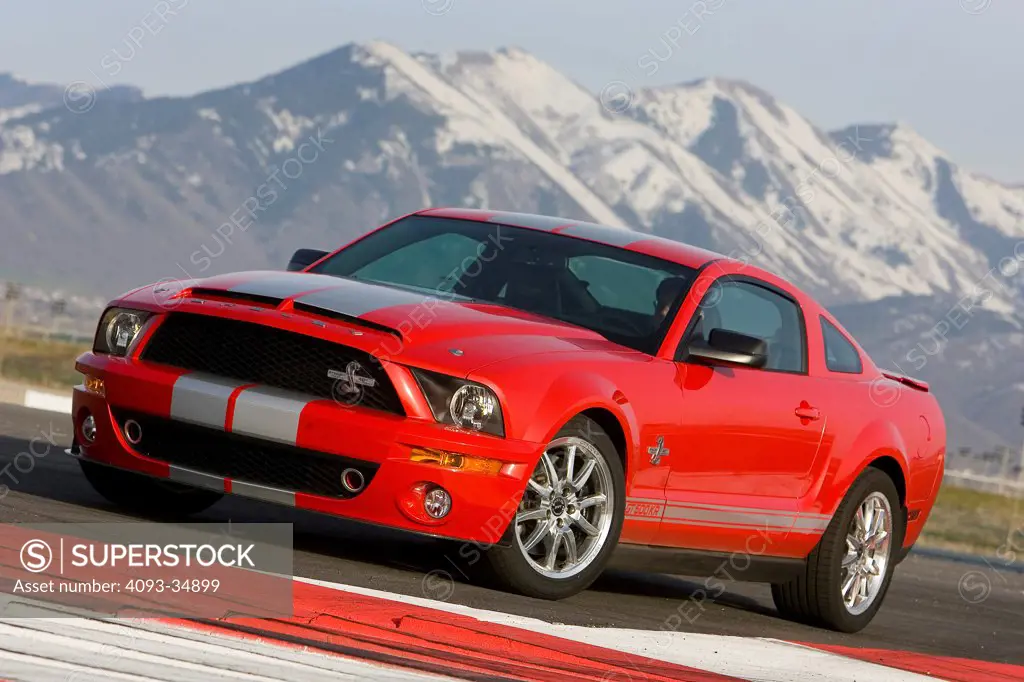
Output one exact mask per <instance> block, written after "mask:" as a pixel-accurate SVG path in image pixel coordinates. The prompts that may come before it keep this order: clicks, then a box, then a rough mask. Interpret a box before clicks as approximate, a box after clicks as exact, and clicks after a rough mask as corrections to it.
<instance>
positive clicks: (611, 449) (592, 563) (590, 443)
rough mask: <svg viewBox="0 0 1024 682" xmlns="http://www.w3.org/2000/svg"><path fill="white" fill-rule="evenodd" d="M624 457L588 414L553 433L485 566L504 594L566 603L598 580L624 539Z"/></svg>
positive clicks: (487, 554)
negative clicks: (511, 593)
mask: <svg viewBox="0 0 1024 682" xmlns="http://www.w3.org/2000/svg"><path fill="white" fill-rule="evenodd" d="M625 488H626V485H625V476H624V474H623V470H622V460H621V459H620V458H619V454H618V451H617V450H616V449H615V445H614V444H613V443H612V440H611V438H609V437H608V434H607V433H606V432H605V431H604V430H603V429H602V428H601V427H600V426H599V425H598V424H597V422H595V421H593V420H592V419H590V418H588V417H585V416H582V415H581V416H578V417H575V418H574V419H572V420H571V421H570V422H569V423H568V424H566V425H565V426H564V427H562V429H561V430H560V431H559V432H558V433H557V434H556V435H555V438H554V440H552V441H551V443H549V444H548V447H547V448H546V449H545V451H544V454H543V455H541V458H540V461H539V462H538V463H537V467H536V469H535V470H534V472H533V474H532V476H531V477H530V480H529V482H528V484H527V487H526V491H525V492H524V493H523V499H522V501H521V502H520V504H519V508H518V509H517V510H516V515H515V517H514V518H513V519H512V520H511V521H510V522H509V526H508V529H507V530H506V532H505V536H504V540H505V541H506V544H508V545H509V546H507V547H501V546H494V547H491V548H490V549H489V550H488V551H487V553H486V557H487V562H488V564H489V566H490V568H491V571H492V573H493V574H494V575H495V577H496V578H497V579H498V581H499V583H500V584H501V586H502V587H504V588H505V589H508V590H510V591H513V592H518V593H520V594H524V595H527V596H529V597H536V598H539V599H564V598H566V597H570V596H572V595H574V594H577V593H579V592H581V591H583V590H585V589H586V588H587V587H589V586H590V585H591V583H593V582H594V581H595V580H596V579H597V577H598V576H599V575H601V572H602V571H603V570H604V567H605V565H606V564H607V563H608V559H609V558H610V556H611V552H612V550H613V549H614V547H615V545H616V544H617V543H618V541H619V534H620V533H621V532H622V520H623V517H624V513H625V506H626V496H625Z"/></svg>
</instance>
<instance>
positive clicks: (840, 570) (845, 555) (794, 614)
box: [772, 468, 905, 632]
mask: <svg viewBox="0 0 1024 682" xmlns="http://www.w3.org/2000/svg"><path fill="white" fill-rule="evenodd" d="M862 508H863V509H874V510H876V511H875V513H874V514H873V515H872V517H871V520H869V523H870V524H871V525H872V526H875V525H878V524H879V523H881V525H882V526H885V523H884V515H888V519H889V520H888V528H889V530H888V532H887V535H886V537H885V538H882V539H878V533H877V531H876V532H874V533H872V532H870V531H869V530H865V531H864V532H862V530H861V529H862V526H863V524H859V522H858V512H859V511H861V510H862ZM879 510H880V511H879ZM879 517H882V520H881V521H879V520H878V518H879ZM904 532H905V530H904V527H903V515H902V514H901V513H900V503H899V494H898V493H897V492H896V486H895V484H893V482H892V479H890V478H889V477H888V476H887V475H886V474H885V473H884V472H882V471H880V470H879V469H874V468H869V469H867V470H865V471H864V473H862V474H861V475H860V477H858V478H857V480H856V481H854V483H853V485H852V486H851V487H850V490H849V492H848V493H847V494H846V497H845V498H844V499H843V501H842V503H840V505H839V508H838V509H837V510H836V513H835V516H833V517H832V522H831V523H830V524H829V526H828V529H827V530H826V531H825V533H824V535H822V537H821V540H819V541H818V544H817V546H816V547H815V548H814V550H813V551H812V552H811V554H810V556H808V557H807V564H806V567H805V570H804V573H803V574H802V575H800V576H798V577H797V578H795V579H793V580H790V581H789V582H786V583H776V584H774V585H772V599H773V601H774V602H775V606H776V608H777V609H778V610H779V613H780V614H781V615H782V616H783V617H785V618H788V619H790V620H795V621H798V622H801V623H805V624H808V625H816V626H821V627H826V628H829V629H832V630H838V631H840V632H858V631H859V630H862V629H864V628H865V627H866V626H867V624H868V623H870V622H871V620H872V619H873V618H874V617H875V614H876V613H878V609H880V608H881V606H882V602H883V601H884V599H885V595H886V592H887V591H888V590H889V585H890V584H891V582H892V573H893V570H894V569H895V567H896V563H897V557H898V556H899V552H900V549H901V547H902V545H903V537H904ZM861 536H865V537H866V538H868V539H867V541H863V539H862V538H861ZM871 537H874V538H875V539H873V540H872V539H870V538H871ZM883 545H884V551H883ZM883 554H884V556H883ZM861 571H863V572H861ZM862 580H863V582H861V581H862ZM847 585H849V587H848V589H846V590H844V587H847ZM861 586H863V589H861ZM862 595H866V596H863V597H862ZM848 596H849V598H848Z"/></svg>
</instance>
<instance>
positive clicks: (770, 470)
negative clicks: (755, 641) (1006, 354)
mask: <svg viewBox="0 0 1024 682" xmlns="http://www.w3.org/2000/svg"><path fill="white" fill-rule="evenodd" d="M288 269H289V270H290V271H289V272H245V273H238V274H230V275H223V276H217V277H211V278H208V279H204V280H200V281H192V282H189V283H187V284H180V283H179V284H174V283H166V282H165V283H162V284H157V285H150V286H147V287H143V288H141V289H137V290H135V291H132V292H130V293H127V294H125V295H123V296H121V297H120V298H118V299H117V300H115V301H113V302H112V303H111V304H110V307H109V308H108V309H107V310H106V311H105V312H104V314H103V316H102V319H101V320H100V324H99V329H98V331H97V334H96V340H95V347H94V349H93V351H92V352H89V353H86V354H84V355H83V356H82V357H81V358H79V360H78V363H77V368H78V370H79V371H80V372H81V373H82V374H84V375H85V379H84V381H83V384H82V385H81V386H79V387H77V388H76V389H75V394H74V421H75V428H76V437H75V443H74V445H73V447H72V450H71V453H72V454H73V455H74V456H76V457H78V458H79V459H80V461H81V465H82V469H83V471H84V472H85V476H86V477H87V478H88V480H89V481H90V483H91V484H92V485H93V486H94V487H95V489H96V490H97V491H99V492H100V493H101V494H102V495H103V496H105V497H106V498H108V499H109V500H111V501H113V502H115V503H117V504H119V505H123V506H126V507H128V508H132V509H135V510H139V511H143V512H146V513H163V514H168V513H170V514H186V513H193V512H198V511H200V510H202V509H204V508H206V507H208V506H210V505H212V504H213V503H214V502H216V501H217V500H218V499H219V498H220V497H221V496H222V495H224V494H226V493H230V494H234V495H242V496H246V497H251V498H256V499H259V500H266V501H270V502H277V503H280V504H285V505H291V506H294V507H298V508H302V509H309V510H314V511H318V512H323V513H326V514H333V515H336V516H341V517H345V518H348V519H356V520H360V521H365V522H369V523H374V524H381V525H384V526H390V527H393V528H398V529H404V530H407V531H413V532H417V533H423V534H427V535H431V536H436V537H442V538H450V539H455V540H460V541H466V542H468V543H473V544H475V545H476V546H477V547H479V548H480V550H481V552H482V554H483V556H485V557H486V560H487V562H488V563H489V564H490V567H491V568H492V569H493V571H494V572H495V573H496V575H497V576H498V577H499V578H500V579H501V580H502V582H503V583H504V585H505V586H507V587H508V588H509V589H512V590H516V591H519V592H522V593H525V594H527V595H532V596H535V597H543V598H549V599H558V598H562V597H567V596H569V595H572V594H574V593H576V592H578V591H580V590H582V589H584V588H586V587H587V586H588V585H590V583H591V582H592V581H593V580H594V579H595V578H596V577H597V576H598V574H600V573H601V571H602V570H603V569H604V568H606V567H607V566H609V565H615V566H628V567H632V568H644V569H648V570H653V571H658V572H665V573H681V572H684V571H688V572H689V574H693V573H694V572H695V571H696V572H699V573H700V574H703V575H712V576H714V577H712V578H708V580H707V581H706V583H705V587H706V589H705V590H701V591H702V592H704V593H705V595H704V596H705V597H707V596H710V597H714V596H717V594H718V593H720V592H721V591H723V590H724V589H725V584H726V583H727V582H728V581H731V580H750V581H760V582H770V583H772V594H773V596H774V599H775V603H776V605H777V606H778V608H779V610H780V611H781V612H782V613H783V614H784V615H785V616H787V617H791V618H796V619H799V620H802V621H806V622H813V623H817V624H819V625H823V626H826V627H831V628H835V629H839V630H845V631H855V630H859V629H860V628H862V627H864V626H865V625H866V624H867V623H868V622H869V621H870V620H871V618H872V617H873V616H874V614H875V612H876V611H877V610H878V608H879V607H880V605H881V603H882V600H883V598H884V596H885V592H886V589H887V588H888V586H889V583H890V580H891V578H892V573H893V569H894V568H895V566H896V564H897V563H898V562H899V561H900V560H902V559H903V558H904V557H905V556H906V553H907V552H908V551H909V549H910V547H911V546H912V545H913V544H914V542H915V540H916V539H917V537H918V535H919V534H920V532H921V528H922V526H923V525H924V523H925V520H926V519H927V517H928V513H929V511H930V509H931V507H932V503H933V502H934V501H935V496H936V494H937V492H938V489H939V485H940V482H941V480H942V473H943V466H944V457H945V436H946V434H945V424H944V420H943V417H942V413H941V412H940V409H939V406H938V404H937V402H936V400H935V398H934V396H933V395H932V394H930V393H929V389H928V386H927V385H926V384H924V383H923V382H920V381H916V380H914V379H911V378H909V377H905V376H901V375H897V374H891V373H889V372H884V371H881V370H879V369H878V368H877V367H876V366H875V365H874V364H873V363H872V362H871V360H870V359H869V358H868V357H867V355H866V354H865V353H864V351H863V350H862V349H861V348H860V347H859V346H858V345H857V344H856V342H854V341H853V339H852V338H851V337H850V335H849V334H848V333H847V332H846V331H844V330H843V327H842V326H841V325H840V324H839V323H838V322H837V321H836V320H835V318H833V317H832V316H831V315H830V314H829V313H828V312H827V311H826V310H825V309H824V308H822V307H821V306H820V305H818V304H817V303H815V302H814V301H813V300H811V299H810V298H809V297H808V296H807V295H806V294H804V293H803V292H801V291H800V290H798V289H797V288H795V287H794V286H792V285H791V284H788V283H787V282H785V281H783V280H781V279H779V278H778V277H775V276H773V275H771V274H769V273H767V272H764V271H763V270H760V269H758V268H756V267H753V266H751V265H749V264H747V263H744V262H741V261H738V260H735V259H730V258H727V257H723V256H720V255H717V254H714V253H710V252H707V251H703V250H701V249H698V248H694V247H691V246H687V245H685V244H681V243H678V242H674V241H670V240H666V239H660V238H657V237H653V236H650V235H648V234H644V233H640V232H634V231H630V230H624V229H618V228H612V227H605V226H600V225H595V224H591V223H584V222H579V221H574V220H565V219H558V218H549V217H541V216H533V215H524V214H515V213H501V212H491V211H479V210H457V209H431V210H425V211H421V212H418V213H415V214H413V215H409V216H406V217H403V218H401V219H399V220H396V221H394V222H392V223H390V224H388V225H385V226H384V227H381V228H379V229H377V230H374V231H373V232H370V233H369V234H367V235H365V236H363V237H361V238H359V239H357V240H355V241H354V242H352V243H351V244H349V245H348V246H346V247H344V248H342V249H341V250H339V251H336V252H334V253H330V254H328V253H326V252H320V251H312V250H307V249H303V250H300V251H298V252H297V253H296V255H295V256H294V257H293V260H292V262H291V264H290V265H289V268H288ZM297 270H299V271H298V272H297ZM701 598H703V597H701ZM701 608H703V606H702V605H701V604H700V602H699V600H698V599H696V598H695V600H694V601H693V602H692V603H690V604H688V605H687V607H686V609H685V610H687V611H688V613H696V612H698V611H699V609H701ZM684 617H685V614H684Z"/></svg>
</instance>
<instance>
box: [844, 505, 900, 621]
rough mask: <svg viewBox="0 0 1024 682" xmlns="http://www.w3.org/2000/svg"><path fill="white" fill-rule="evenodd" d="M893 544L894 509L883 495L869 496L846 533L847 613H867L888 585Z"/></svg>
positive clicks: (845, 602) (845, 600)
mask: <svg viewBox="0 0 1024 682" xmlns="http://www.w3.org/2000/svg"><path fill="white" fill-rule="evenodd" d="M891 544H892V508H891V507H890V505H889V500H888V498H886V496H885V495H883V494H882V493H880V492H874V493H871V494H870V495H868V496H867V497H866V498H865V499H864V501H863V502H861V504H860V506H859V507H858V508H857V513H856V514H854V517H853V521H852V522H851V524H850V529H849V531H848V532H847V534H846V554H845V555H844V556H843V561H842V571H843V578H842V582H841V585H842V595H843V603H844V604H845V605H846V610H847V611H849V612H850V613H851V614H853V615H858V614H861V613H864V611H866V610H867V609H868V607H870V606H871V604H872V603H874V601H875V598H876V597H878V594H879V593H880V592H881V591H882V585H883V584H884V583H885V575H886V569H887V568H888V567H889V557H890V546H891Z"/></svg>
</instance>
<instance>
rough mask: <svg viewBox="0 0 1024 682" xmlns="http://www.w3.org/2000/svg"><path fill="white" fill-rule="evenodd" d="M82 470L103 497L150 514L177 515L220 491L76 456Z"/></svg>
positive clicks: (202, 505) (208, 503) (208, 502)
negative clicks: (150, 475)
mask: <svg viewBox="0 0 1024 682" xmlns="http://www.w3.org/2000/svg"><path fill="white" fill-rule="evenodd" d="M78 463H79V464H80V465H81V466H82V473H84V474H85V478H86V480H88V481H89V483H90V485H92V487H93V489H94V490H95V491H96V492H98V493H99V494H100V495H102V496H103V497H104V498H106V499H107V501H109V502H112V503H113V504H115V505H117V506H118V507H121V508H123V509H126V510H128V511H131V512H134V513H136V514H140V515H142V516H148V517H151V518H159V519H167V518H172V519H173V518H180V517H184V516H190V515H192V514H198V513H199V512H201V511H203V510H205V509H208V508H209V507H212V506H213V505H214V504H215V503H216V502H217V501H218V500H220V498H222V497H224V495H223V494H221V493H216V492H213V491H212V490H201V489H199V488H193V487H191V486H186V485H182V484H180V483H174V482H173V481H163V480H160V479H156V478H150V477H148V476H143V475H142V474H136V473H132V472H131V471H123V470H121V469H114V468H112V467H108V466H103V465H102V464H96V463H95V462H87V461H84V460H79V462H78Z"/></svg>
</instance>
